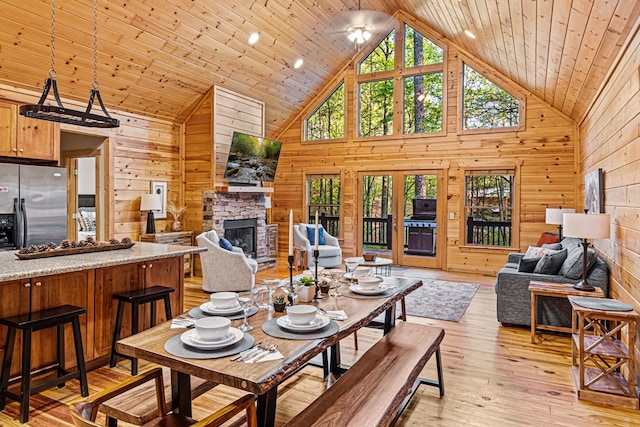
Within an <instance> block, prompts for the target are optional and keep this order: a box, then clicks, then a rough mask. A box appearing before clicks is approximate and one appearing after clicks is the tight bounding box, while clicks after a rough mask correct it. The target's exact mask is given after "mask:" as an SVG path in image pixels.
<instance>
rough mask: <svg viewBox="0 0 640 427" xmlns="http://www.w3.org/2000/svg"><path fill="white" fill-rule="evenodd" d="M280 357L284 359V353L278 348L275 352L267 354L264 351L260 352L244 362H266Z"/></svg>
mask: <svg viewBox="0 0 640 427" xmlns="http://www.w3.org/2000/svg"><path fill="white" fill-rule="evenodd" d="M256 358H257V360H256ZM278 359H284V356H283V355H282V353H280V351H279V350H276V351H274V352H273V353H271V352H269V353H267V354H265V353H264V352H259V353H258V354H256V355H255V356H253V357H250V358H249V359H247V360H245V361H244V363H260V362H266V361H268V360H278Z"/></svg>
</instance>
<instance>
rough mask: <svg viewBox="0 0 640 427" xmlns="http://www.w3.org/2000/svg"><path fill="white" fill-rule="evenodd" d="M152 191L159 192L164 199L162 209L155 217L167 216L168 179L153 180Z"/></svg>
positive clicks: (162, 217)
mask: <svg viewBox="0 0 640 427" xmlns="http://www.w3.org/2000/svg"><path fill="white" fill-rule="evenodd" d="M151 193H152V194H158V195H159V196H160V199H161V200H162V210H160V211H158V212H156V213H155V214H154V217H155V219H164V218H166V217H167V181H151Z"/></svg>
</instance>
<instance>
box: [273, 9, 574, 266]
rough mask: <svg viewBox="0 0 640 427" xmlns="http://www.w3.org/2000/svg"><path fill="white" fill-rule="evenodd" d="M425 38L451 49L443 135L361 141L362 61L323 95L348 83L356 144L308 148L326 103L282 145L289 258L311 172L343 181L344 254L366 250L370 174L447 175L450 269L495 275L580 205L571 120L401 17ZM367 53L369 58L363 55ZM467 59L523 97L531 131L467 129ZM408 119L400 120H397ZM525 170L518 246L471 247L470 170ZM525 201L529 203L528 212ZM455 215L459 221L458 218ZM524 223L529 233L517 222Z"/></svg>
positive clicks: (279, 212)
mask: <svg viewBox="0 0 640 427" xmlns="http://www.w3.org/2000/svg"><path fill="white" fill-rule="evenodd" d="M399 16H400V17H403V18H405V19H406V20H407V21H408V22H410V24H411V26H413V27H414V28H415V29H416V30H418V31H420V32H421V33H422V34H423V35H425V36H427V37H429V38H431V39H432V40H435V41H438V42H439V43H440V44H442V43H446V44H447V57H446V59H445V61H446V63H445V76H444V77H445V82H444V86H445V87H444V89H445V94H444V96H445V97H446V103H445V105H446V112H445V113H444V114H445V117H444V122H445V127H446V131H445V132H442V133H439V134H438V135H434V136H429V135H394V136H387V137H378V138H356V137H355V136H354V134H355V132H354V129H355V123H356V114H357V109H356V108H357V107H356V105H355V102H354V100H355V99H356V97H357V87H356V74H355V67H354V64H357V61H358V58H356V59H355V60H354V61H352V63H351V64H350V65H349V66H347V67H346V68H345V69H344V70H343V71H342V72H341V73H339V74H338V75H337V76H336V77H335V78H334V79H333V80H332V81H331V82H329V83H328V84H327V87H326V88H325V91H323V95H324V96H327V95H328V94H329V93H330V91H331V90H332V89H333V88H334V87H336V86H337V84H339V82H340V81H342V80H343V79H344V81H345V87H346V90H347V93H346V99H347V107H346V109H347V132H346V134H347V136H346V139H345V140H343V141H342V140H341V141H322V142H304V141H302V135H303V131H302V129H303V124H304V119H305V118H306V116H307V115H308V114H310V113H311V112H312V111H313V110H314V109H315V108H317V106H318V105H319V103H321V102H322V101H323V99H324V98H323V97H318V98H316V99H315V100H313V101H311V102H310V103H309V106H308V108H306V109H305V111H304V112H303V113H302V114H301V115H300V116H298V117H296V118H295V119H294V120H293V121H292V122H291V123H290V125H289V126H288V127H287V129H286V130H285V131H284V132H283V133H282V134H280V135H278V136H277V139H280V140H282V141H283V142H284V145H283V150H282V153H281V157H280V163H279V165H278V173H277V177H276V182H275V191H276V194H275V199H276V203H275V205H274V209H273V220H274V222H277V223H280V224H282V225H283V226H281V227H280V236H279V237H280V239H279V242H280V248H279V249H280V253H285V252H284V251H286V250H287V248H286V247H285V246H286V242H287V235H286V233H287V227H286V225H287V223H288V212H289V209H290V208H293V210H294V215H295V219H294V221H295V222H303V221H305V220H306V218H305V217H304V216H303V215H305V214H304V212H305V178H304V177H305V174H311V173H342V176H343V182H342V212H343V227H341V229H342V235H341V236H340V237H341V239H342V241H343V244H342V247H343V251H344V256H350V255H354V254H355V252H356V248H357V246H358V238H357V236H358V232H359V227H360V226H361V224H360V219H359V218H360V216H361V215H360V214H359V212H358V199H359V197H360V196H359V193H358V191H359V189H358V188H359V186H358V183H357V180H358V172H360V171H391V170H408V171H414V170H418V169H422V170H425V169H429V170H434V169H436V170H442V172H443V174H444V176H445V177H447V182H446V188H447V191H448V194H447V203H446V212H447V213H446V215H445V217H446V220H445V223H444V224H439V230H443V231H444V232H445V233H446V254H444V258H445V259H446V261H445V262H444V263H443V264H442V266H443V268H444V269H448V270H456V271H469V272H481V273H489V274H495V273H496V272H497V271H498V270H499V268H500V267H501V266H502V265H504V263H505V260H506V255H507V252H510V251H519V250H522V249H526V247H527V246H528V245H534V244H536V242H537V241H538V238H539V237H540V234H541V233H542V232H543V231H554V230H555V226H550V225H546V224H545V209H546V208H547V207H557V206H560V205H562V206H564V207H574V205H575V197H574V194H575V188H576V184H575V179H576V172H577V171H576V162H575V155H574V150H575V141H576V125H575V123H574V121H573V120H572V119H570V118H568V117H567V116H565V115H564V114H562V113H561V112H559V111H557V110H555V109H554V108H552V107H550V106H549V105H547V104H546V103H545V102H544V101H542V100H540V99H539V98H538V97H536V96H535V95H533V94H531V93H528V92H526V91H525V90H523V89H522V88H521V87H519V86H517V85H516V84H515V83H513V82H512V81H510V80H509V79H507V78H506V77H504V76H503V75H501V74H500V73H499V72H497V71H496V70H495V69H493V68H492V67H490V66H489V65H487V64H485V63H483V62H482V61H480V60H479V59H477V58H475V57H474V56H472V55H470V54H469V53H467V52H465V51H464V50H463V49H461V48H460V47H458V46H456V45H455V44H453V43H450V42H447V41H446V40H445V39H444V38H443V37H442V36H441V35H439V34H436V33H434V32H433V31H432V30H431V29H429V28H427V27H426V26H425V25H423V24H422V23H420V22H418V21H415V20H414V19H412V18H410V17H408V16H405V15H404V14H400V15H399ZM366 53H367V52H361V54H360V55H361V56H362V55H365V54H366ZM462 61H465V62H467V63H468V64H469V65H471V66H472V67H473V68H474V69H475V70H477V71H479V72H481V73H483V74H484V75H485V76H487V77H488V78H490V79H491V80H493V81H494V82H495V83H497V84H498V85H500V86H501V87H503V88H504V89H506V90H508V91H509V92H510V93H512V94H513V95H514V96H518V97H520V98H521V99H523V100H524V102H525V105H526V109H525V111H524V128H523V129H521V130H506V131H478V132H470V131H460V130H459V129H458V125H457V123H458V122H459V118H458V111H459V110H460V108H461V107H460V102H459V99H458V86H459V84H460V78H461V73H462V71H461V67H462ZM397 118H398V116H396V119H397ZM505 167H509V168H514V169H516V168H517V175H518V184H517V190H518V194H517V195H516V199H515V200H516V205H517V206H518V207H517V208H516V211H515V212H516V213H517V216H516V218H514V223H516V228H515V229H514V230H515V236H514V246H515V247H512V248H509V249H506V248H488V249H487V248H485V249H483V248H478V247H473V248H471V247H468V246H465V244H464V239H463V236H464V229H463V226H464V221H461V220H460V218H464V213H463V209H464V205H463V203H464V197H462V193H463V191H464V174H465V170H466V169H469V168H476V169H477V168H483V169H487V168H502V169H504V168H505ZM518 200H519V204H518ZM450 213H453V215H454V219H449V218H450V216H449V214H450ZM518 223H519V229H518V226H517V224H518Z"/></svg>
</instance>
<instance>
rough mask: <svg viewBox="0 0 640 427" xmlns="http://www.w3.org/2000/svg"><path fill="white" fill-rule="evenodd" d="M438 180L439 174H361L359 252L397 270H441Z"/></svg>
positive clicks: (442, 240) (437, 171)
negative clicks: (400, 267)
mask: <svg viewBox="0 0 640 427" xmlns="http://www.w3.org/2000/svg"><path fill="white" fill-rule="evenodd" d="M442 176H443V174H442V171H440V170H420V171H383V172H361V173H360V174H359V185H360V195H361V197H360V205H359V212H360V217H359V218H360V222H361V223H360V225H359V230H360V232H359V235H358V242H359V248H360V251H359V252H360V253H361V254H362V253H364V252H375V253H377V254H378V256H380V257H385V258H390V259H391V260H392V261H393V263H394V264H396V265H404V266H415V267H429V268H440V266H441V259H442V252H443V251H444V236H445V233H444V225H441V226H439V225H440V224H444V221H442V220H441V217H442V214H441V212H443V211H444V208H445V204H444V203H439V201H443V200H446V197H444V194H446V193H445V192H444V189H443V188H442V187H443V186H442V185H441V183H442ZM438 248H440V250H438Z"/></svg>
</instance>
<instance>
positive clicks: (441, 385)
mask: <svg viewBox="0 0 640 427" xmlns="http://www.w3.org/2000/svg"><path fill="white" fill-rule="evenodd" d="M436 366H437V367H438V389H439V390H440V397H442V396H444V376H443V375H442V359H440V347H438V349H437V350H436Z"/></svg>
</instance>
